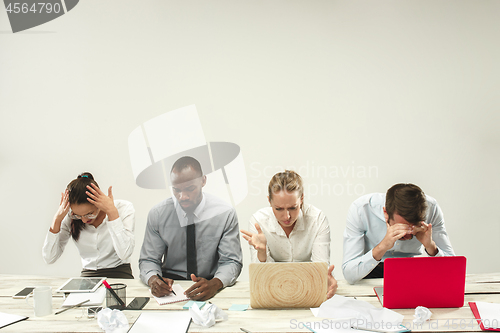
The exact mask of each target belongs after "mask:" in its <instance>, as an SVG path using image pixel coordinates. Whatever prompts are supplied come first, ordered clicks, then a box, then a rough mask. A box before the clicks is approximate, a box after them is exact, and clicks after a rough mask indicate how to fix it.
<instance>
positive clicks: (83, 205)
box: [42, 172, 135, 279]
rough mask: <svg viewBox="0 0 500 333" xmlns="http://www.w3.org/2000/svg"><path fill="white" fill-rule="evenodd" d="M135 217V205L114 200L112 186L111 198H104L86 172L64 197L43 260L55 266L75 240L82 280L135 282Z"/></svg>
mask: <svg viewBox="0 0 500 333" xmlns="http://www.w3.org/2000/svg"><path fill="white" fill-rule="evenodd" d="M134 214H135V210H134V207H133V205H132V203H130V202H128V201H125V200H114V199H113V194H112V191H111V186H110V187H109V189H108V195H106V194H104V193H103V192H102V191H101V190H100V189H99V186H98V185H97V183H96V181H95V180H94V177H93V176H92V174H90V173H89V172H84V173H82V174H81V175H79V176H78V177H77V178H76V179H74V180H72V181H71V182H70V183H69V184H68V187H67V188H66V190H65V191H64V192H63V193H61V202H60V204H59V209H58V210H57V212H56V214H55V215H54V219H53V221H52V225H51V227H50V229H49V231H48V232H47V236H46V238H45V243H44V245H43V249H42V254H43V259H44V260H45V262H46V263H48V264H52V263H54V262H55V261H56V260H57V259H59V257H60V256H61V254H62V253H63V251H64V248H65V247H66V244H67V243H68V240H69V238H70V237H71V238H73V241H74V242H75V244H76V247H77V248H78V251H79V252H80V256H81V258H82V266H83V270H82V273H81V276H83V277H92V276H95V277H107V278H121V279H133V278H134V276H133V275H132V269H131V267H130V256H131V255H132V252H133V251H134V245H135V241H134V224H135V218H134Z"/></svg>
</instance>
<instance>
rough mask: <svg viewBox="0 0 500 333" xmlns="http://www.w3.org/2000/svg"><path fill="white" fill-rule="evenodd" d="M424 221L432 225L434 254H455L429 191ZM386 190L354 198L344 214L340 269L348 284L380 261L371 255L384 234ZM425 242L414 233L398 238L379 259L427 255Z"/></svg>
mask: <svg viewBox="0 0 500 333" xmlns="http://www.w3.org/2000/svg"><path fill="white" fill-rule="evenodd" d="M426 199H427V218H426V221H425V222H426V223H429V224H431V225H432V240H433V241H434V242H435V243H436V246H437V248H438V253H437V254H436V256H454V255H455V252H453V248H452V247H451V243H450V240H449V238H448V234H447V233H446V228H445V227H444V217H443V212H442V211H441V208H439V206H438V204H437V202H436V200H435V199H434V198H432V197H430V196H428V195H426ZM384 206H385V193H372V194H366V195H364V196H362V197H360V198H359V199H357V200H356V201H354V202H353V203H352V205H351V207H350V208H349V212H348V214H347V222H346V227H345V231H344V260H343V264H342V271H343V273H344V278H345V279H346V280H347V282H349V283H350V284H353V283H356V282H357V281H359V280H361V279H362V278H364V277H365V276H367V275H368V274H369V273H370V272H371V271H372V270H373V269H374V268H375V266H377V265H378V263H379V262H380V261H377V260H375V259H374V258H373V254H372V250H373V248H374V247H375V246H377V245H378V244H379V243H380V242H381V241H382V240H383V239H384V237H385V234H386V233H387V223H386V222H385V217H384V211H383V207H384ZM426 254H427V252H426V251H424V246H423V245H422V243H420V242H419V241H418V239H417V238H416V237H413V238H412V239H409V240H397V241H396V242H395V243H394V246H393V247H392V248H391V249H389V250H388V251H387V252H386V253H385V254H384V256H383V257H382V260H381V261H384V260H385V259H386V258H398V257H414V256H419V255H426Z"/></svg>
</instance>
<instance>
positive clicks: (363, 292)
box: [0, 273, 500, 333]
mask: <svg viewBox="0 0 500 333" xmlns="http://www.w3.org/2000/svg"><path fill="white" fill-rule="evenodd" d="M0 279H1V283H0V312H5V313H12V314H18V315H24V316H29V317H30V318H29V319H28V320H25V321H22V322H19V323H16V324H13V325H11V326H8V327H5V328H3V329H2V330H1V331H0V332H1V333H7V332H33V333H35V332H51V333H52V332H102V330H101V329H100V328H99V326H98V324H97V321H96V320H95V319H87V318H86V317H82V309H71V310H68V311H66V312H64V313H62V314H60V315H49V316H45V317H34V316H33V309H32V308H31V307H30V306H29V305H27V304H26V301H25V300H24V299H13V298H12V295H14V294H15V293H17V292H18V291H20V290H21V289H23V288H24V287H26V286H39V285H48V286H51V287H52V289H53V290H55V289H57V288H58V287H59V286H61V285H62V284H63V283H64V282H65V281H66V280H67V279H68V278H67V277H65V278H60V277H59V278H56V277H54V278H52V277H40V276H18V275H0ZM109 282H110V283H118V282H122V283H125V284H126V285H127V303H128V302H130V301H131V300H132V299H133V298H134V297H137V296H150V295H149V291H148V287H147V286H145V285H144V284H143V283H142V282H140V281H139V280H119V279H109ZM176 283H179V284H180V285H182V287H184V289H187V288H188V287H189V286H190V285H191V282H189V281H178V282H176ZM380 285H382V279H372V280H363V281H362V282H360V283H359V284H357V285H354V286H351V285H348V284H347V283H346V282H345V281H343V280H342V281H339V289H338V294H339V295H343V296H355V297H356V298H357V299H361V300H363V301H367V302H369V303H371V304H373V305H375V306H377V307H381V305H380V303H379V302H378V299H377V297H376V296H375V293H374V292H373V287H374V286H380ZM469 301H487V302H495V303H500V273H498V274H477V275H468V276H467V282H466V295H465V304H464V306H463V307H462V308H451V309H431V311H432V312H433V315H432V318H431V319H432V321H431V322H430V323H429V324H426V325H423V327H421V328H417V327H413V331H414V332H429V331H441V332H453V331H455V332H463V331H480V329H479V326H478V325H477V323H476V321H475V320H474V317H473V315H472V312H471V310H470V309H469V307H468V302H469ZM62 302H63V298H62V295H59V294H56V293H54V297H53V312H54V313H55V312H56V311H57V310H58V309H59V308H60V306H61V304H62ZM211 302H212V303H214V304H216V305H217V306H218V307H220V308H221V309H223V310H225V312H226V313H227V314H228V315H229V320H227V321H225V322H220V323H217V324H216V325H215V326H212V327H211V328H203V327H200V326H198V325H195V324H194V323H192V324H191V326H190V329H189V332H240V330H239V328H240V327H243V328H246V329H248V330H250V331H252V332H309V331H308V330H307V329H305V328H301V329H299V328H298V327H300V326H301V325H300V324H301V323H302V324H306V323H312V322H321V321H322V320H323V319H322V318H315V317H314V316H313V315H312V313H311V311H310V310H309V309H287V310H262V309H249V310H247V311H241V312H240V311H227V309H228V308H229V307H230V306H231V305H232V304H249V303H250V299H249V284H248V282H237V283H236V285H234V286H233V287H229V288H226V289H224V290H222V291H221V292H220V293H219V294H217V295H216V296H215V297H214V298H212V299H211ZM184 304H185V302H181V303H175V304H169V305H163V306H159V305H158V304H157V303H156V301H155V300H154V299H151V300H150V301H149V303H148V304H147V305H146V307H145V308H144V309H143V310H142V311H149V310H163V311H176V310H178V311H187V310H182V306H183V305H184ZM396 311H397V312H399V313H401V314H403V315H404V318H405V319H404V322H403V323H404V324H405V323H409V324H410V326H411V324H412V320H413V314H414V310H413V309H401V310H396ZM124 313H125V315H126V316H127V319H128V320H129V323H130V324H132V323H133V322H134V321H135V319H137V317H138V316H139V314H140V311H128V310H127V311H124Z"/></svg>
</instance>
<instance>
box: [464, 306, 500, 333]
mask: <svg viewBox="0 0 500 333" xmlns="http://www.w3.org/2000/svg"><path fill="white" fill-rule="evenodd" d="M469 308H470V309H471V311H472V314H474V317H475V318H476V320H477V323H478V324H479V327H480V328H481V330H483V331H500V304H497V303H487V302H469Z"/></svg>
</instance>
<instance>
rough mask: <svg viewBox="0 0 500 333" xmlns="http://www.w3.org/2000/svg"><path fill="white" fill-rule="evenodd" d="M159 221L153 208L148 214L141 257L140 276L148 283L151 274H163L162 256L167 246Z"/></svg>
mask: <svg viewBox="0 0 500 333" xmlns="http://www.w3.org/2000/svg"><path fill="white" fill-rule="evenodd" d="M158 223H159V221H158V213H157V211H156V210H151V211H150V212H149V214H148V221H147V224H146V231H145V233H144V242H143V243H142V248H141V254H140V257H139V270H140V277H141V281H142V282H144V284H146V285H147V284H148V281H149V278H150V277H151V276H153V275H155V274H161V264H162V257H163V254H164V253H165V250H166V248H167V245H166V244H165V242H164V241H163V239H162V238H161V236H160V233H159V230H158Z"/></svg>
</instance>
